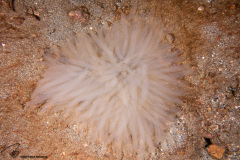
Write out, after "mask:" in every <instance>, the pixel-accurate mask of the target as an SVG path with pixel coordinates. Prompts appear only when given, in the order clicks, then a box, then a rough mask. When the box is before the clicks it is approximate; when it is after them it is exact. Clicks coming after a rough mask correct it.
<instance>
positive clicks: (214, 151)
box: [207, 144, 225, 159]
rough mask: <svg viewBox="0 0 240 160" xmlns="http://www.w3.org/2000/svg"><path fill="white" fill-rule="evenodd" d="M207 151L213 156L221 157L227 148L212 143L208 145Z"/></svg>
mask: <svg viewBox="0 0 240 160" xmlns="http://www.w3.org/2000/svg"><path fill="white" fill-rule="evenodd" d="M207 151H208V153H209V154H210V155H211V156H212V157H214V158H217V159H221V158H222V157H223V154H224V152H225V149H224V148H222V147H220V146H217V145H213V144H212V145H209V146H208V148H207Z"/></svg>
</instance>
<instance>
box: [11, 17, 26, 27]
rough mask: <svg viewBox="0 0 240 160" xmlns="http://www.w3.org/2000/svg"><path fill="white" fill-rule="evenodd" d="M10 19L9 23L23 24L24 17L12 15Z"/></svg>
mask: <svg viewBox="0 0 240 160" xmlns="http://www.w3.org/2000/svg"><path fill="white" fill-rule="evenodd" d="M10 20H11V23H13V24H15V25H21V24H23V22H24V20H25V18H23V17H12V18H11V19H10Z"/></svg>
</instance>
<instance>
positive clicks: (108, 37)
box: [29, 14, 187, 151]
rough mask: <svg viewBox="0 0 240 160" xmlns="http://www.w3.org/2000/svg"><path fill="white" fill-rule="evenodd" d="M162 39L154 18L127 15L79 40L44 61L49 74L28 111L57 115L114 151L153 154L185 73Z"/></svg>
mask: <svg viewBox="0 0 240 160" xmlns="http://www.w3.org/2000/svg"><path fill="white" fill-rule="evenodd" d="M150 15H151V14H150ZM164 32H165V29H164V27H163V26H162V25H161V23H160V22H159V21H158V20H157V19H156V18H153V17H151V16H146V15H140V16H137V15H133V14H131V15H127V16H125V15H122V16H121V20H119V21H116V22H114V23H113V25H112V26H110V27H109V26H105V27H103V28H102V29H101V30H97V32H91V33H88V34H86V33H83V32H81V33H79V34H78V35H77V36H76V37H75V38H74V39H73V40H72V41H70V42H68V43H67V45H66V46H63V47H60V48H59V49H58V51H57V52H56V53H55V55H57V56H50V55H48V56H46V57H45V59H46V65H47V70H46V72H45V74H44V78H43V79H41V80H40V81H39V82H38V84H37V87H36V89H35V90H34V92H33V94H32V97H31V101H30V102H29V105H31V106H37V105H40V104H41V105H42V110H44V111H46V110H53V111H54V112H57V111H61V112H62V114H63V115H64V117H65V118H66V120H67V121H68V122H69V123H81V124H86V125H87V126H88V135H89V136H91V137H92V140H93V141H100V142H101V143H103V144H105V145H106V146H107V145H109V144H111V145H112V147H113V148H114V149H117V150H122V149H123V146H124V149H126V148H127V149H128V150H131V151H138V150H140V149H142V148H143V147H145V148H146V149H147V150H148V151H154V149H155V147H156V145H157V144H158V143H159V141H160V140H161V139H162V136H163V134H164V131H165V130H166V129H167V123H168V122H169V121H170V120H171V119H172V117H173V115H174V114H173V113H176V105H177V104H181V103H182V100H181V96H182V94H183V91H182V86H183V84H182V83H181V82H180V80H179V78H182V77H183V76H185V75H186V73H187V69H186V67H185V66H184V65H183V64H182V63H181V62H182V60H183V58H182V57H181V56H179V52H178V51H173V49H172V48H173V46H172V45H170V44H168V43H166V42H163V39H164V36H165V33H164Z"/></svg>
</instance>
